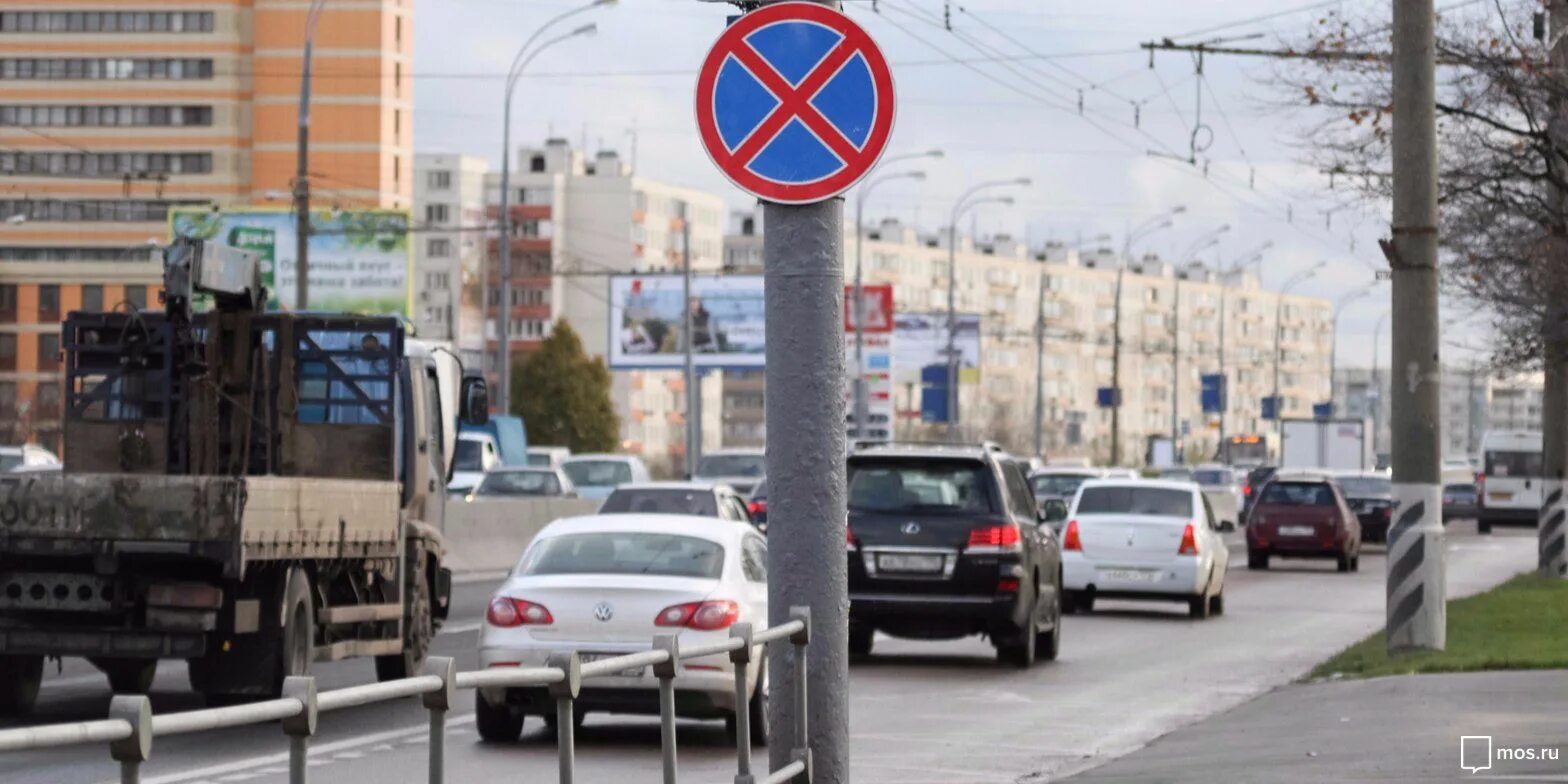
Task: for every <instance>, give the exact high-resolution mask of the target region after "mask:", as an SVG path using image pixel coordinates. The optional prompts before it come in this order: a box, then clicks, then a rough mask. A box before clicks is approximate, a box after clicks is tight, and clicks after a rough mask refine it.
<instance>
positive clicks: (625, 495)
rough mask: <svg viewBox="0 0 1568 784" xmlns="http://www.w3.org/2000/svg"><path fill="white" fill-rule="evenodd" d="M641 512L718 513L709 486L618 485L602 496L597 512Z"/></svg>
mask: <svg viewBox="0 0 1568 784" xmlns="http://www.w3.org/2000/svg"><path fill="white" fill-rule="evenodd" d="M623 512H643V513H647V514H686V515H700V516H702V517H718V516H719V507H718V503H717V502H716V501H714V499H713V491H711V490H684V489H679V488H673V487H670V488H651V487H645V488H636V487H633V488H625V487H623V488H620V489H617V490H616V491H615V492H613V493H610V497H609V498H606V499H604V505H603V506H601V507H599V513H600V514H620V513H623Z"/></svg>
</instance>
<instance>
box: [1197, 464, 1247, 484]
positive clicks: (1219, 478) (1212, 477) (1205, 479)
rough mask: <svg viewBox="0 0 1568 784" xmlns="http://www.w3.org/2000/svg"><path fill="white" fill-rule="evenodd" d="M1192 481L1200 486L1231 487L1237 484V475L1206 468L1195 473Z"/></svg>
mask: <svg viewBox="0 0 1568 784" xmlns="http://www.w3.org/2000/svg"><path fill="white" fill-rule="evenodd" d="M1192 481H1194V482H1197V483H1198V484H1200V485H1229V484H1235V483H1236V475H1235V474H1232V473H1231V472H1229V471H1225V470H1222V469H1218V468H1205V469H1202V470H1199V471H1193V472H1192Z"/></svg>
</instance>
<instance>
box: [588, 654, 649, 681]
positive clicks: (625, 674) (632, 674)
mask: <svg viewBox="0 0 1568 784" xmlns="http://www.w3.org/2000/svg"><path fill="white" fill-rule="evenodd" d="M625 655H626V654H624V653H582V654H578V658H579V659H580V660H581V661H582V663H583V664H587V663H589V662H596V661H604V660H605V659H613V658H615V657H617V656H625ZM646 669H647V668H646V667H633V668H631V669H629V670H619V671H617V672H612V673H610V677H613V678H641V677H642V676H643V671H644V670H646Z"/></svg>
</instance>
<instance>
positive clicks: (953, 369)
mask: <svg viewBox="0 0 1568 784" xmlns="http://www.w3.org/2000/svg"><path fill="white" fill-rule="evenodd" d="M1031 182H1033V181H1032V180H1030V179H1029V178H1028V177H1017V178H1014V179H1011V180H991V181H989V182H982V183H980V184H979V185H976V186H974V187H972V188H970V189H969V190H967V191H964V193H963V195H962V196H959V197H958V201H957V202H955V203H954V204H953V213H952V216H951V219H950V220H949V221H948V224H947V226H948V235H947V438H948V440H949V441H952V440H953V439H954V438H955V437H956V436H957V434H958V373H959V368H960V366H961V363H960V362H959V361H958V220H959V219H960V218H962V217H963V216H964V213H966V212H968V211H969V210H971V209H974V208H975V207H978V206H980V205H982V204H1012V203H1013V199H1012V197H1010V196H992V197H986V198H983V199H976V198H974V196H976V195H977V194H979V193H980V192H982V191H987V190H992V189H995V188H1005V187H1008V186H1020V187H1028V186H1029V184H1030V183H1031Z"/></svg>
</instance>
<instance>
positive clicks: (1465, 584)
mask: <svg viewBox="0 0 1568 784" xmlns="http://www.w3.org/2000/svg"><path fill="white" fill-rule="evenodd" d="M1471 531H1473V528H1472V527H1471V526H1468V525H1466V524H1456V525H1455V526H1454V528H1453V530H1452V534H1453V535H1452V536H1451V538H1450V540H1449V550H1448V567H1449V572H1448V574H1449V577H1448V588H1449V592H1450V594H1451V595H1464V594H1468V593H1474V592H1476V591H1479V590H1482V589H1484V588H1486V587H1489V586H1491V585H1493V584H1496V583H1498V582H1501V581H1502V580H1504V579H1506V578H1507V577H1509V576H1511V575H1513V574H1515V573H1517V572H1519V571H1522V570H1525V569H1528V568H1531V567H1532V566H1533V564H1534V562H1535V539H1534V532H1533V531H1529V530H1520V529H1500V533H1499V534H1498V535H1495V536H1492V537H1486V538H1483V537H1477V536H1474V535H1472V534H1471V533H1470V532H1471ZM1244 560H1245V559H1243V558H1234V557H1233V559H1232V565H1233V568H1232V570H1231V572H1230V573H1229V575H1228V577H1227V588H1226V615H1225V616H1223V617H1221V618H1215V619H1210V620H1207V621H1192V620H1190V619H1188V618H1187V616H1186V612H1185V605H1176V604H1171V605H1168V606H1163V605H1146V604H1130V603H1114V602H1103V603H1101V608H1097V610H1096V612H1095V614H1093V615H1091V616H1072V617H1069V618H1068V619H1067V625H1066V627H1065V634H1064V637H1065V639H1064V641H1063V655H1062V659H1061V660H1060V661H1058V662H1056V663H1054V664H1043V665H1041V666H1039V667H1037V668H1036V669H1034V670H1031V671H1028V672H1021V671H1017V670H1013V669H1010V668H1003V667H1000V666H998V665H997V664H996V663H995V660H994V656H993V655H992V652H991V649H990V647H989V646H988V645H987V644H986V643H984V642H983V641H980V640H961V641H954V642H937V643H926V642H913V641H903V640H893V639H889V638H878V640H877V645H876V655H874V656H872V657H871V658H870V659H868V660H865V661H858V662H856V663H855V664H854V665H853V667H852V670H851V686H850V688H851V694H850V709H851V727H852V730H851V731H852V738H851V740H852V748H853V755H854V756H853V761H852V765H853V770H854V781H856V782H857V784H861V783H864V782H897V784H921V783H922V782H1015V781H1020V780H1023V781H1031V782H1033V781H1044V780H1048V779H1051V778H1057V777H1061V776H1064V775H1067V774H1070V773H1073V772H1077V771H1081V770H1084V769H1087V768H1090V767H1093V766H1095V765H1098V764H1102V763H1104V762H1106V761H1109V760H1111V759H1114V758H1116V757H1119V756H1121V755H1124V754H1127V753H1129V752H1131V751H1133V750H1135V749H1137V748H1139V747H1140V746H1142V745H1144V744H1146V743H1148V742H1149V741H1151V740H1153V739H1154V738H1156V737H1159V736H1161V735H1163V734H1165V733H1167V732H1170V731H1172V730H1174V729H1177V728H1179V727H1183V726H1186V725H1188V724H1190V723H1192V722H1195V721H1197V720H1199V719H1202V718H1204V717H1206V716H1210V715H1213V714H1215V713H1217V712H1220V711H1223V710H1227V709H1229V708H1231V707H1234V706H1236V705H1238V704H1240V703H1242V702H1244V701H1246V700H1248V699H1250V698H1252V697H1254V696H1256V695H1258V694H1261V693H1263V692H1265V691H1268V690H1269V689H1271V688H1273V687H1275V686H1278V685H1280V684H1283V683H1287V682H1289V681H1291V680H1293V679H1295V678H1297V677H1299V676H1300V675H1301V674H1303V673H1304V672H1305V671H1306V670H1307V669H1309V668H1310V667H1311V666H1312V665H1313V664H1315V663H1317V662H1318V661H1320V660H1322V659H1323V658H1325V657H1326V656H1328V655H1330V654H1332V653H1334V652H1335V651H1337V650H1339V649H1341V648H1343V647H1344V646H1346V645H1349V644H1350V643H1352V642H1354V641H1356V640H1357V639H1360V638H1361V637H1363V636H1365V635H1366V634H1368V633H1370V632H1371V631H1373V630H1375V629H1377V628H1379V627H1380V626H1381V625H1382V622H1383V613H1384V608H1383V592H1384V587H1383V580H1384V571H1385V568H1386V564H1385V560H1384V558H1383V557H1382V555H1381V554H1379V553H1375V552H1374V551H1373V548H1368V551H1367V553H1365V554H1364V555H1363V558H1362V571H1361V572H1360V573H1358V574H1338V573H1336V572H1334V569H1333V565H1332V564H1331V563H1321V562H1290V561H1287V562H1276V568H1274V569H1273V570H1271V571H1269V572H1267V573H1258V572H1249V571H1247V570H1246V569H1245V567H1244V566H1242V567H1240V568H1237V565H1238V564H1241V563H1242V562H1244ZM493 584H494V583H493V582H477V583H469V584H464V585H460V586H459V587H458V590H457V597H456V599H457V604H456V605H455V608H454V613H453V617H452V619H451V621H449V623H448V625H447V627H446V628H445V629H444V631H443V633H442V634H441V636H440V637H439V638H438V640H437V642H436V646H435V650H436V652H437V653H438V654H441V655H449V656H455V657H456V658H457V661H458V666H459V667H460V668H463V669H468V668H472V667H474V666H475V655H474V652H473V648H474V645H475V641H476V634H475V631H476V630H477V628H478V623H479V622H480V621H481V619H482V613H483V608H484V605H485V602H486V599H487V598H488V595H489V592H490V590H491V588H492V587H493ZM1102 608H1103V609H1102ZM94 672H95V671H93V670H92V669H91V668H90V667H88V666H87V665H84V664H68V666H67V667H66V668H65V670H64V671H63V672H62V673H60V674H58V675H52V676H51V677H50V678H49V680H48V682H47V684H46V686H45V692H44V694H43V696H42V697H41V700H40V702H41V706H40V715H39V716H38V717H36V719H35V722H34V723H39V722H54V721H67V720H74V719H86V718H97V717H101V716H103V714H104V710H105V708H106V706H107V704H108V698H109V691H108V687H107V685H106V683H105V682H104V680H103V678H102V677H101V676H97V675H96V674H94ZM317 675H318V678H319V684H320V688H321V689H323V690H325V689H332V688H339V687H342V686H347V685H351V684H355V683H362V682H366V681H368V680H370V679H372V678H373V674H372V666H371V664H370V663H369V662H341V663H337V664H330V665H323V666H320V667H319V668H318V672H317ZM153 700H154V709H155V711H158V712H166V711H177V710H187V709H191V708H196V707H199V706H200V702H199V700H198V699H197V698H196V697H195V696H194V695H192V694H190V693H189V692H188V691H187V688H186V682H185V672H184V667H183V666H180V665H177V664H167V665H166V666H164V667H163V668H162V669H161V670H160V672H159V677H158V680H157V683H156V684H155V688H154V693H153ZM424 722H425V713H424V711H423V709H422V708H421V707H420V706H419V705H418V703H417V701H414V700H407V701H403V702H399V703H395V704H389V705H379V706H371V707H365V708H357V709H349V710H345V711H342V712H339V713H333V714H323V715H322V717H321V721H320V731H319V734H318V736H317V738H316V739H315V740H314V741H313V746H312V768H311V780H312V781H313V782H316V783H317V784H336V783H337V782H343V783H344V784H358V783H359V782H363V781H367V780H368V781H388V782H393V781H396V782H404V781H416V780H422V778H420V777H421V776H422V775H423V770H424V766H425V764H426V762H425V755H426V752H425V749H424V748H422V746H424V745H425V743H426V738H425V733H426V729H425V723H424ZM680 744H681V748H680V763H681V770H682V777H683V778H686V779H688V780H727V779H729V778H731V777H733V775H734V770H733V767H732V766H733V764H734V763H733V749H731V748H730V747H729V745H728V743H727V742H726V740H725V735H724V731H723V727H722V725H721V724H719V723H717V722H683V723H682V725H681V734H680ZM285 750H286V745H285V742H284V737H283V734H282V731H281V730H280V729H279V728H278V727H277V726H276V725H268V726H258V727H248V728H237V729H233V730H225V731H221V732H216V733H204V734H201V735H196V736H181V737H172V738H160V739H158V741H157V742H156V743H155V744H154V747H153V755H152V760H151V761H150V762H149V763H148V764H147V765H146V766H144V768H143V781H144V782H145V784H202V783H210V782H239V781H245V782H256V783H257V784H274V783H275V782H283V781H285V780H286V774H285V764H286V763H285V760H286V757H285V756H284V752H285ZM447 763H448V774H449V780H455V781H486V780H523V781H542V780H554V777H555V772H554V764H555V749H554V744H553V742H552V738H550V737H547V736H546V735H545V733H544V730H543V725H542V724H541V723H540V722H539V721H538V720H537V719H530V720H529V723H528V725H527V727H526V728H525V730H524V736H523V740H522V741H521V742H520V743H519V744H517V745H512V746H490V745H482V744H480V743H478V741H477V738H476V736H475V734H474V730H473V713H472V696H471V695H467V694H460V707H459V708H458V709H456V710H454V712H453V713H452V715H451V716H450V717H449V719H448V749H447ZM657 766H658V725H657V724H656V722H655V721H653V720H650V719H643V718H637V717H621V716H591V717H590V718H589V720H588V724H587V726H586V727H584V729H583V730H582V731H581V732H580V733H579V735H578V770H579V776H580V780H584V781H610V780H631V779H636V780H644V779H648V778H650V776H656V775H657V774H656V771H657V769H658V767H657ZM0 771H3V772H4V775H3V776H0V778H3V779H4V781H5V782H7V784H45V783H47V784H107V782H112V781H114V780H116V770H115V768H114V766H113V765H112V764H111V763H110V761H109V759H108V751H107V749H106V748H102V747H97V748H89V747H79V748H74V749H68V750H54V751H49V752H35V753H28V754H19V755H7V756H5V757H4V758H0Z"/></svg>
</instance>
